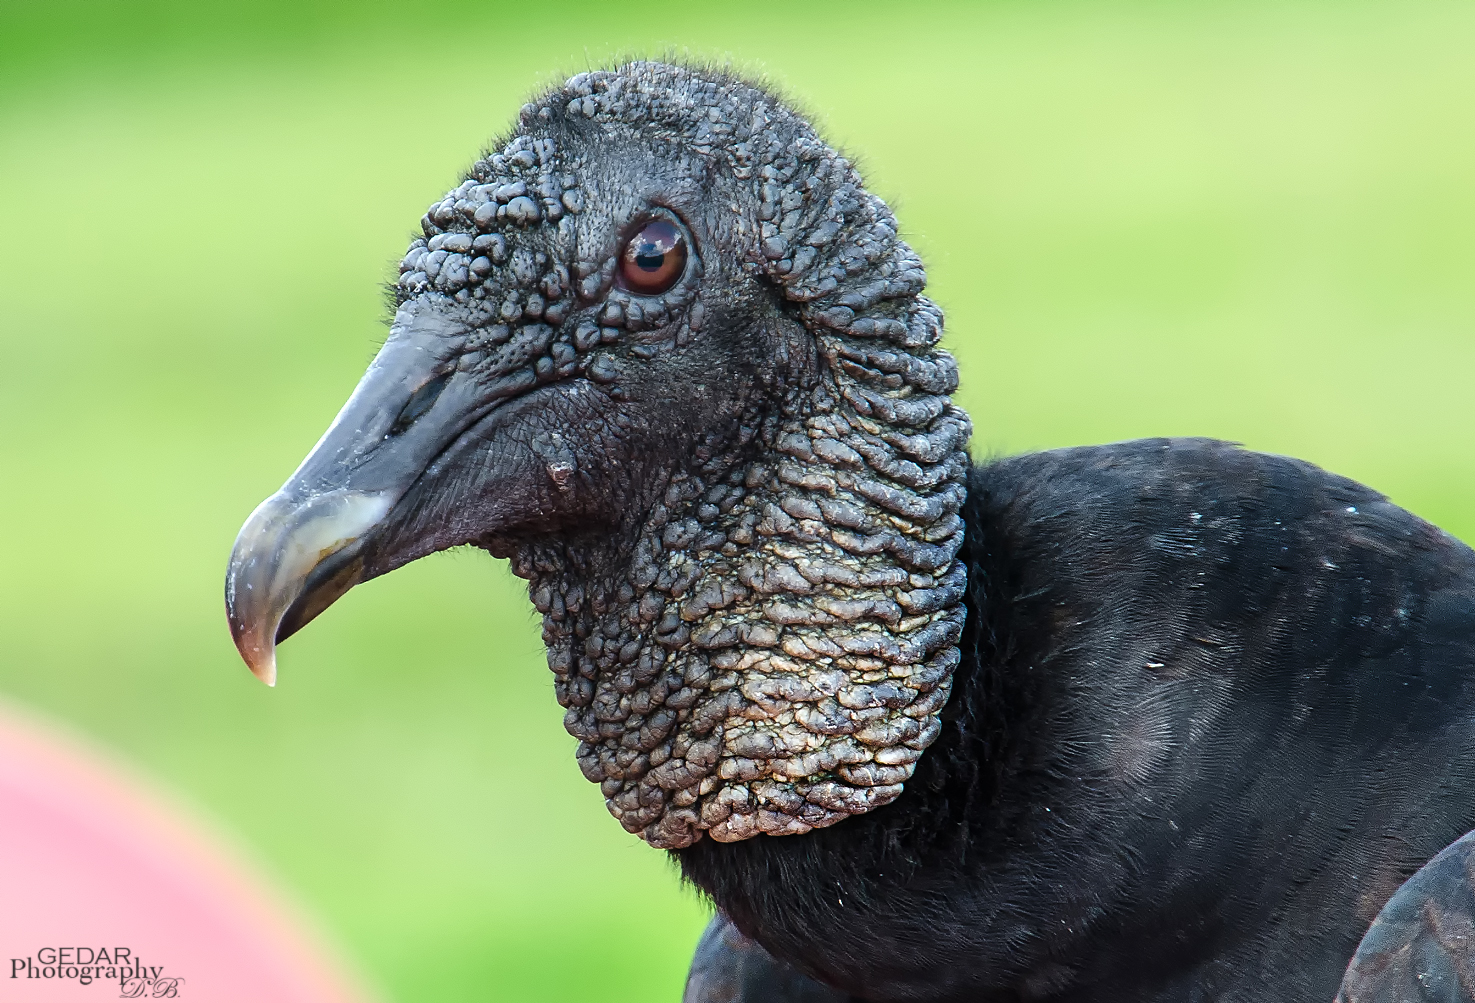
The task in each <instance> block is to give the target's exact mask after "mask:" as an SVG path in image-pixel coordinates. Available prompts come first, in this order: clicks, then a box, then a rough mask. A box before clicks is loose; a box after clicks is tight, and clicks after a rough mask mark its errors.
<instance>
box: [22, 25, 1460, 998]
mask: <svg viewBox="0 0 1475 1003" xmlns="http://www.w3.org/2000/svg"><path fill="white" fill-rule="evenodd" d="M673 52H674V53H677V54H683V53H684V54H690V55H693V56H698V57H703V58H716V59H721V60H726V59H731V60H732V61H733V62H734V63H735V64H736V65H737V66H739V67H741V68H744V69H747V70H751V71H754V72H760V73H764V74H766V75H768V76H769V78H770V79H772V80H773V81H774V82H776V83H778V84H779V85H780V86H782V87H783V88H785V89H786V90H787V91H789V92H790V93H792V94H793V95H795V96H796V97H797V98H798V100H799V102H800V104H801V106H802V107H803V108H805V109H806V110H807V111H809V112H810V113H811V114H812V115H813V116H814V117H815V118H816V119H817V121H818V122H819V124H820V125H821V126H822V128H823V129H824V131H825V132H826V133H827V134H828V135H829V136H830V137H831V138H832V139H833V140H834V141H836V142H838V143H839V144H841V145H843V146H844V147H845V148H846V149H848V150H849V151H851V152H852V153H854V154H856V155H857V156H858V159H859V161H860V163H861V164H862V166H863V168H864V170H865V172H866V175H867V177H868V179H869V181H870V183H871V185H872V186H873V187H874V188H875V189H876V190H877V191H879V192H880V193H881V194H882V195H883V196H885V197H886V198H888V199H890V200H892V202H893V204H894V205H895V206H896V207H897V209H898V212H899V215H900V217H901V220H902V222H903V225H904V227H905V232H906V234H907V236H908V238H909V239H910V240H911V241H912V242H913V243H914V244H915V245H916V246H917V247H918V248H919V249H920V251H921V252H922V254H923V257H924V259H925V260H926V261H927V262H928V264H929V266H930V272H931V276H932V290H933V292H934V295H935V296H936V298H937V299H938V300H939V301H940V302H941V303H942V305H943V306H944V307H945V309H946V310H947V312H948V331H949V335H948V343H949V345H950V347H951V349H952V350H953V351H954V352H955V353H956V354H957V355H958V357H959V359H960V360H961V363H962V371H963V388H962V391H961V392H960V395H959V396H960V398H961V401H962V403H963V404H965V405H966V406H967V407H968V409H969V410H970V411H971V412H972V414H973V419H974V423H975V427H976V429H977V432H976V436H975V440H974V448H975V452H976V453H977V454H979V455H984V454H994V453H1001V452H1010V451H1018V450H1025V449H1035V448H1040V447H1049V446H1059V445H1067V444H1072V443H1086V442H1096V441H1102V440H1111V439H1121V438H1129V437H1134V436H1140V435H1161V434H1196V435H1214V436H1220V437H1223V438H1229V439H1235V440H1239V441H1242V442H1244V443H1246V444H1248V445H1250V446H1252V447H1254V448H1257V449H1265V450H1271V451H1276V452H1285V453H1292V454H1295V455H1299V456H1303V457H1306V458H1308V459H1311V460H1313V461H1316V462H1318V463H1321V464H1323V465H1325V466H1328V467H1330V468H1332V469H1334V470H1337V471H1340V472H1342V473H1346V474H1348V475H1351V476H1353V477H1355V478H1358V479H1360V480H1363V481H1366V482H1368V483H1370V484H1372V485H1374V486H1376V487H1378V488H1381V489H1382V490H1384V491H1387V492H1388V493H1389V494H1391V495H1392V497H1393V498H1394V499H1395V500H1397V501H1398V502H1400V503H1402V504H1404V505H1406V506H1407V507H1409V508H1411V509H1413V510H1414V511H1415V512H1418V513H1420V514H1421V515H1423V516H1425V517H1427V518H1429V519H1431V520H1433V521H1435V522H1437V523H1439V524H1441V525H1443V526H1445V527H1446V528H1448V529H1449V530H1451V531H1452V532H1454V533H1456V534H1459V535H1461V536H1463V537H1464V538H1466V539H1475V393H1472V392H1471V386H1470V384H1471V380H1472V377H1475V280H1472V267H1475V124H1472V123H1475V115H1472V108H1475V58H1472V52H1475V5H1472V4H1470V3H1469V2H1468V0H1406V2H1401V3H1397V4H1389V3H1384V2H1361V0H1334V2H1332V0H1328V2H1302V0H1266V2H1237V3H1231V2H1192V3H1189V2H1168V0H1162V2H1152V0H1119V2H1106V0H1098V2H1073V0H1060V2H1055V0H1035V2H1012V3H1010V2H995V3H985V4H974V5H952V6H947V5H935V6H923V5H918V4H912V5H908V6H906V7H905V8H903V7H902V6H901V5H898V4H875V5H857V4H853V3H851V4H845V5H843V6H840V5H829V6H825V5H812V6H809V5H806V6H802V7H801V6H799V5H792V4H784V5H776V4H756V3H746V4H723V5H699V4H693V3H681V4H674V3H666V2H662V0H651V2H646V3H640V4H601V5H588V6H581V5H579V4H575V3H563V4H558V5H551V4H550V5H528V4H522V5H518V6H515V7H505V8H504V7H497V6H495V5H493V4H488V3H478V4H453V3H438V2H426V3H421V4H415V5H407V4H389V3H384V2H379V3H370V4H362V3H337V2H329V0H295V2H285V0H279V2H272V3H257V4H252V5H250V6H249V7H241V6H235V5H224V4H216V5H212V4H202V3H199V2H189V3H185V2H140V3H131V4H125V3H106V2H81V0H49V2H44V3H41V2H28V0H27V2H16V0H4V3H0V429H3V431H0V484H3V487H4V490H3V491H0V519H3V525H4V526H5V527H6V530H5V532H4V534H3V543H0V547H3V555H4V556H3V558H0V692H4V693H6V694H9V695H10V696H11V697H12V698H14V699H17V700H19V701H21V702H23V703H26V704H29V705H31V706H33V707H36V708H39V709H41V710H43V711H45V712H47V713H50V714H51V715H53V716H56V717H60V718H62V719H64V720H66V721H69V722H72V723H73V724H74V725H76V726H77V727H79V728H81V729H83V730H85V731H86V732H88V733H90V734H91V735H93V736H95V737H96V738H97V739H98V740H99V741H100V742H102V743H103V744H105V745H108V746H111V747H113V748H115V749H118V750H121V751H122V753H123V754H124V755H126V756H127V757H128V758H130V759H131V760H133V761H134V762H135V763H138V764H140V765H141V766H142V767H143V768H145V769H146V770H148V771H150V772H152V773H153V774H154V775H155V776H157V777H158V778H160V779H161V780H162V781H163V782H164V783H166V784H168V785H170V786H172V787H173V788H174V789H176V790H178V791H181V792H183V794H184V796H185V797H186V798H188V799H190V800H192V801H193V802H194V803H196V804H197V805H200V806H202V807H203V808H204V810H205V811H207V812H208V813H210V814H212V815H213V816H215V817H216V818H218V819H220V820H221V821H222V824H223V825H224V826H225V827H226V828H227V829H229V830H234V831H235V832H236V833H238V834H239V835H240V836H241V837H242V838H243V840H244V841H245V842H247V843H248V844H249V845H250V846H252V847H253V848H254V850H255V852H256V854H257V855H258V856H259V858H260V859H262V860H263V861H265V862H266V864H267V866H268V868H269V869H270V870H272V871H274V872H275V873H276V874H277V875H278V876H279V877H280V878H281V879H282V880H283V881H284V882H285V883H286V884H287V885H288V886H289V887H291V888H293V889H294V890H295V892H296V893H297V895H298V896H299V897H300V898H301V899H302V900H303V901H304V902H305V903H306V904H307V905H308V907H309V908H310V909H311V910H312V911H313V912H314V913H315V914H316V915H317V916H318V917H319V918H320V919H321V920H322V921H323V923H324V924H325V925H326V926H327V927H328V928H329V929H330V930H332V931H333V932H334V934H335V935H336V936H337V937H338V939H339V940H340V941H341V942H342V943H343V944H344V945H345V946H346V948H347V950H348V951H349V952H350V954H351V955H352V956H353V957H354V958H356V959H357V961H358V962H359V963H360V964H361V965H362V967H363V968H364V969H365V970H366V971H367V972H368V974H369V976H370V978H371V979H374V980H376V981H377V982H378V983H379V984H380V985H381V986H383V987H384V989H385V991H386V994H387V995H389V996H390V997H392V998H393V999H396V1000H403V1001H411V1000H413V1001H442V1000H444V1001H452V1000H456V1001H461V1000H518V1001H522V1000H529V1001H543V1000H589V999H599V1000H629V1001H635V1000H641V1001H645V1000H660V999H666V1000H675V999H677V998H678V995H679V987H680V984H681V979H682V975H683V972H684V970H685V964H686V961H687V958H688V957H689V955H690V950H691V948H692V945H693V944H694V942H695V939H696V936H697V934H698V932H699V930H700V928H701V926H702V924H703V922H704V920H705V916H706V911H705V907H704V906H703V904H702V903H701V902H700V901H699V900H698V899H697V897H696V896H695V895H694V894H692V893H691V892H690V891H688V890H685V889H683V888H682V887H681V886H680V884H679V882H678V880H677V878H676V876H675V873H674V872H673V870H672V869H671V867H670V866H669V865H668V864H667V863H666V861H665V859H664V858H663V856H662V855H661V854H659V853H657V852H655V851H652V850H649V849H647V848H645V847H644V846H642V845H641V844H639V843H638V842H636V841H635V840H634V839H633V838H632V837H629V836H626V835H625V834H624V833H623V832H622V831H621V830H620V828H619V826H618V825H616V824H615V823H614V822H613V821H612V820H611V819H609V818H608V817H607V815H606V814H605V811H604V808H603V806H602V804H601V802H600V798H599V796H598V792H597V791H596V790H595V789H594V788H593V787H591V786H590V785H588V784H587V783H585V782H584V781H583V780H582V779H581V777H580V776H579V773H578V770H577V769H576V768H575V766H574V763H573V759H572V755H571V753H572V745H573V742H572V740H571V739H569V738H568V737H567V736H566V735H565V734H564V733H563V730H562V728H561V726H560V718H561V715H560V711H559V709H558V707H557V706H556V705H555V703H554V700H553V696H552V687H551V685H550V679H549V676H548V673H547V670H546V668H545V667H544V664H543V657H542V652H541V649H540V646H539V642H538V632H537V625H536V623H535V621H534V618H533V616H532V614H531V611H530V607H529V606H528V604H527V602H526V599H525V597H524V596H523V594H522V591H521V588H520V583H518V582H517V581H516V580H514V579H512V578H511V576H510V575H509V574H508V573H507V572H506V570H505V568H504V567H502V566H501V565H500V564H498V563H497V562H494V561H492V560H491V559H490V558H488V557H486V556H485V555H481V554H475V553H469V552H464V553H456V554H452V555H442V556H439V557H436V558H433V559H430V560H427V561H423V562H420V563H419V564H416V565H414V566H411V567H410V568H407V569H405V570H404V571H401V572H399V573H397V574H395V575H393V576H391V577H389V578H387V579H382V580H380V581H377V582H374V583H371V584H370V585H368V586H365V587H363V588H360V589H357V590H355V591H354V592H353V593H352V594H351V595H350V596H349V597H348V598H347V599H345V600H344V601H343V602H341V603H339V604H338V605H337V606H335V607H334V608H333V609H332V610H331V611H330V612H329V613H328V614H326V615H325V616H323V617H322V618H321V619H320V620H319V621H318V622H317V623H315V624H314V625H313V628H312V629H311V630H308V631H306V632H304V633H303V634H301V635H299V637H298V638H296V639H294V640H292V642H291V643H290V644H288V645H287V646H286V648H285V649H284V652H283V656H282V683H281V685H280V686H279V687H278V688H277V689H276V690H275V691H268V690H267V689H266V688H265V687H262V686H261V685H259V684H258V683H256V682H255V680H253V679H252V678H251V677H250V676H249V674H248V673H247V672H246V670H245V669H244V668H243V666H242V665H241V664H240V663H239V661H238V659H237V658H236V655H235V653H234V651H233V650H232V648H231V645H230V640H229V637H228V634H227V631H226V627H225V622H224V618H223V615H222V608H221V598H220V593H221V579H222V573H223V571H224V568H225V559H226V555H227V553H228V551H229V548H230V544H231V541H232V539H233V537H234V535H235V532H236V530H237V528H238V527H239V525H240V523H241V522H242V520H243V519H244V518H245V516H246V515H247V514H248V513H249V512H250V510H251V509H252V507H253V506H254V505H255V504H256V503H257V502H258V501H259V500H260V499H261V498H263V497H265V496H266V495H267V494H268V493H270V492H271V491H272V490H274V489H275V488H276V486H277V485H278V484H279V483H280V482H281V481H282V480H283V479H284V478H285V477H286V475H287V474H288V473H289V472H290V471H291V470H292V469H293V467H294V466H295V465H296V464H297V462H298V460H299V459H300V458H301V457H302V456H303V455H304V454H305V453H306V451H307V450H308V449H309V448H310V447H311V445H312V444H313V442H314V441H315V440H316V438H317V436H318V435H319V434H320V432H321V431H322V430H323V428H325V427H326V425H327V423H328V422H329V420H330V419H331V418H332V416H333V415H334V413H335V412H336V411H337V408H338V407H339V405H340V403H341V402H342V401H343V400H344V398H345V397H346V396H347V394H348V392H349V390H350V389H351V388H352V387H353V385H354V383H355V381H356V380H357V379H358V377H359V374H360V373H361V371H362V369H363V367H364V365H365V364H366V363H367V362H368V360H369V359H370V358H371V356H372V354H373V352H374V350H375V348H376V346H377V344H378V341H379V339H380V338H381V337H382V335H383V331H384V328H383V326H382V321H383V320H384V316H385V312H384V308H383V298H382V292H381V283H383V282H384V281H385V280H386V279H388V278H389V277H390V276H391V275H392V269H393V263H394V262H395V261H396V260H397V259H398V257H399V255H400V253H401V252H402V251H403V248H404V245H405V243H406V241H407V239H408V236H409V234H410V232H411V230H412V228H413V227H415V226H416V223H417V220H418V219H419V216H420V213H421V212H422V211H423V210H424V208H425V206H426V205H427V204H428V203H429V202H430V201H431V200H432V199H434V198H435V197H437V196H438V195H439V194H440V193H441V192H442V191H444V190H445V189H446V188H448V187H450V186H451V185H453V184H454V183H455V181H456V179H457V175H458V172H459V171H460V170H461V169H462V168H464V167H465V166H466V165H467V164H468V163H469V162H470V160H471V159H472V158H473V156H474V155H475V153H476V152H477V151H478V150H479V149H480V147H481V146H482V144H483V143H484V142H486V140H487V139H488V138H489V137H491V136H492V135H493V134H496V133H499V132H500V131H502V129H503V128H504V127H505V125H506V124H507V123H508V122H509V121H510V119H511V117H512V115H513V114H514V113H515V111H516V109H517V108H518V107H519V106H520V104H521V103H522V101H523V100H524V98H525V96H526V95H527V94H528V92H529V91H530V90H531V89H533V88H535V87H537V86H540V85H542V84H545V83H549V82H552V81H555V80H558V79H561V78H562V76H564V75H566V74H568V73H571V72H576V71H577V70H580V69H583V68H585V67H587V66H590V65H599V64H602V63H605V62H607V61H609V60H610V59H612V58H615V57H617V56H619V55H622V54H630V53H640V54H661V53H673Z"/></svg>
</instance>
